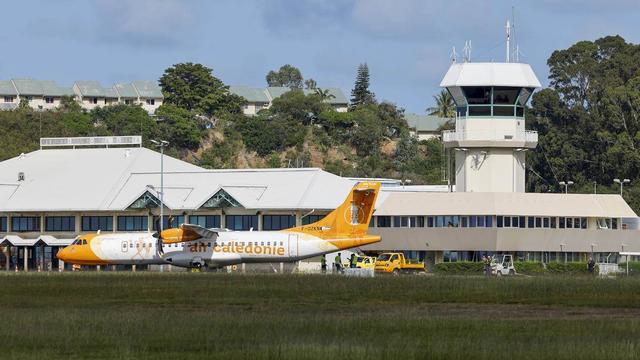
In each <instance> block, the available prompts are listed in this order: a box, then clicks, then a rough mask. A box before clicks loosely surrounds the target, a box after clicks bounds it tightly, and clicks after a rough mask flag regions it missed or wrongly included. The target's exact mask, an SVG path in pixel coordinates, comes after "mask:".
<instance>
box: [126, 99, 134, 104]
mask: <svg viewBox="0 0 640 360" xmlns="http://www.w3.org/2000/svg"><path fill="white" fill-rule="evenodd" d="M124 104H125V105H131V104H133V100H131V99H124Z"/></svg>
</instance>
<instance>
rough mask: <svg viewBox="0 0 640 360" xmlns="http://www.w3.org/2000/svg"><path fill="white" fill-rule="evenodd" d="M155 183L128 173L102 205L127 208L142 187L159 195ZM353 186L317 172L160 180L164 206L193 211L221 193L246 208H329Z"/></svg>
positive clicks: (153, 177)
mask: <svg viewBox="0 0 640 360" xmlns="http://www.w3.org/2000/svg"><path fill="white" fill-rule="evenodd" d="M159 182H160V178H159V176H158V173H150V172H146V173H133V174H131V176H130V177H129V179H127V182H126V183H125V184H124V185H123V186H122V188H120V189H119V191H118V193H119V194H118V196H115V197H113V198H112V201H111V202H110V203H108V204H106V206H107V207H108V208H109V209H113V210H120V209H126V208H127V207H128V206H129V205H130V204H131V203H132V202H133V201H135V200H136V199H137V198H139V197H140V196H141V195H142V194H144V191H145V188H146V186H147V185H152V186H153V187H154V188H155V190H159V189H160V184H159ZM354 184H355V182H354V181H351V180H348V179H344V178H342V177H340V176H337V175H333V174H331V173H328V172H326V171H323V170H320V169H317V168H305V169H238V170H201V171H188V172H170V173H165V175H164V189H165V191H164V193H165V194H164V202H165V204H166V206H167V207H168V208H170V209H198V208H200V207H201V206H202V205H203V204H204V203H205V202H206V201H207V200H209V199H211V197H213V196H214V195H215V194H216V193H218V192H219V191H220V190H223V191H224V192H226V193H227V194H228V195H230V196H231V197H232V198H233V199H234V200H236V201H237V202H239V203H240V205H241V206H242V207H244V208H246V209H317V210H321V209H334V208H335V207H336V206H338V205H340V204H341V203H342V201H344V199H345V198H346V196H347V193H348V192H349V190H350V189H351V187H352V186H353V185H354ZM151 193H152V195H154V196H156V197H157V193H156V192H154V191H151Z"/></svg>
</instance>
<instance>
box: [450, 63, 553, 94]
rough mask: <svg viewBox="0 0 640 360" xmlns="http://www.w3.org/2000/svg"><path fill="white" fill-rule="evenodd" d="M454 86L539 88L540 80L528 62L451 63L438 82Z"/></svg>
mask: <svg viewBox="0 0 640 360" xmlns="http://www.w3.org/2000/svg"><path fill="white" fill-rule="evenodd" d="M440 86H441V87H455V86H516V87H532V88H539V87H540V86H541V85H540V81H538V78H537V77H536V74H535V73H534V72H533V70H532V69H531V66H529V65H528V64H521V63H471V62H465V63H453V64H451V66H450V67H449V70H448V71H447V74H446V75H445V76H444V78H443V79H442V82H441V83H440Z"/></svg>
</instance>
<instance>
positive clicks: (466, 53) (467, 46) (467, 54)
mask: <svg viewBox="0 0 640 360" xmlns="http://www.w3.org/2000/svg"><path fill="white" fill-rule="evenodd" d="M462 53H463V55H462V57H463V60H464V62H471V40H467V41H465V42H464V49H463V52H462Z"/></svg>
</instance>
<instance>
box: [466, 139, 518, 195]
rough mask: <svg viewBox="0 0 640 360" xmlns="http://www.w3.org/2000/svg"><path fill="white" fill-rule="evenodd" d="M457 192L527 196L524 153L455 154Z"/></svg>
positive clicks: (504, 150)
mask: <svg viewBox="0 0 640 360" xmlns="http://www.w3.org/2000/svg"><path fill="white" fill-rule="evenodd" d="M454 152H455V172H456V191H462V192H524V190H525V152H523V151H516V150H515V149H512V148H467V149H466V150H454Z"/></svg>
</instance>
